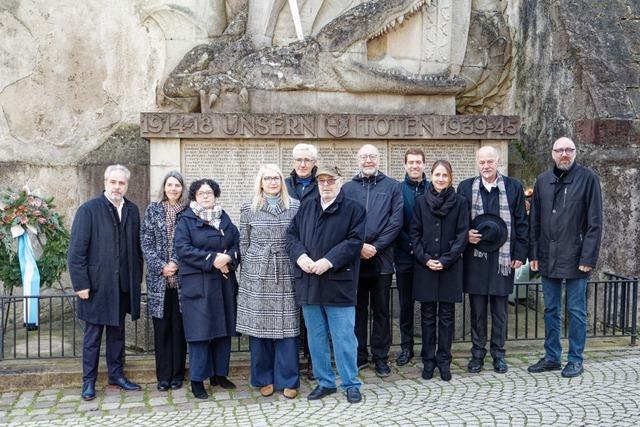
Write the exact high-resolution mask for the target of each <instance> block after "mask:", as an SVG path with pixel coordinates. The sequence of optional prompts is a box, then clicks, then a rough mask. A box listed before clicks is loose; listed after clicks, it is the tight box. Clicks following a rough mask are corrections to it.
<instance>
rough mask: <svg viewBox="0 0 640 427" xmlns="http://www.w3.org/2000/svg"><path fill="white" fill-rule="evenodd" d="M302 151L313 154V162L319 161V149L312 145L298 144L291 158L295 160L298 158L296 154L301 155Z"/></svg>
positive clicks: (292, 151)
mask: <svg viewBox="0 0 640 427" xmlns="http://www.w3.org/2000/svg"><path fill="white" fill-rule="evenodd" d="M300 151H308V152H309V153H311V157H313V160H318V149H317V148H316V147H315V145H311V144H304V143H301V144H297V145H296V146H295V147H293V150H291V156H293V158H294V159H295V158H296V153H299V152H300Z"/></svg>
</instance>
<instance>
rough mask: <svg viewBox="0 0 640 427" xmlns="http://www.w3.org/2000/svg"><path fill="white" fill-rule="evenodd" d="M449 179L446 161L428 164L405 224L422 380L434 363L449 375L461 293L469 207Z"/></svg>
mask: <svg viewBox="0 0 640 427" xmlns="http://www.w3.org/2000/svg"><path fill="white" fill-rule="evenodd" d="M452 183H453V170H452V168H451V164H450V163H449V162H448V161H446V160H437V161H436V162H435V163H434V164H433V166H432V167H431V182H429V183H428V184H427V188H426V189H425V192H424V195H423V196H420V197H418V198H417V199H416V206H415V208H414V210H413V220H412V223H411V241H412V244H413V250H414V253H413V254H414V257H415V259H416V263H415V265H414V275H413V297H414V299H415V300H416V301H420V313H421V317H422V322H421V324H422V353H421V356H422V362H423V370H422V378H424V379H425V380H429V379H431V378H433V371H434V370H435V368H436V366H437V367H438V370H439V371H440V378H441V379H442V380H443V381H449V380H451V369H450V366H451V343H452V341H453V323H454V317H455V303H456V302H462V297H463V295H462V252H463V251H464V248H465V246H466V244H467V233H468V231H469V208H468V206H467V202H466V200H465V199H464V197H462V196H460V195H458V194H456V192H455V191H454V189H453V186H452ZM436 319H437V321H438V327H437V330H436ZM436 342H437V351H436Z"/></svg>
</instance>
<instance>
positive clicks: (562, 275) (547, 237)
mask: <svg viewBox="0 0 640 427" xmlns="http://www.w3.org/2000/svg"><path fill="white" fill-rule="evenodd" d="M551 155H552V156H553V160H554V162H555V166H554V167H553V169H552V170H550V171H547V172H544V173H542V174H541V175H539V176H538V179H537V180H536V185H535V187H534V192H533V203H532V204H531V218H530V249H529V260H530V262H531V270H533V271H540V275H541V276H542V291H543V294H544V326H545V341H544V349H545V356H544V357H543V358H542V359H540V360H539V361H538V362H537V363H535V364H534V365H531V366H529V372H532V373H538V372H544V371H555V370H559V369H560V368H561V367H562V366H561V360H562V345H561V343H560V331H561V328H562V307H561V302H562V284H563V282H564V283H565V291H566V303H567V312H568V313H569V353H568V357H567V359H568V361H567V364H566V365H565V367H564V369H562V376H563V377H566V378H571V377H576V376H578V375H580V374H582V372H583V370H584V369H583V367H582V362H583V355H582V354H583V351H584V345H585V339H586V336H587V307H586V306H587V302H586V297H587V278H588V277H589V274H590V272H591V271H592V269H593V268H594V267H595V266H596V262H597V260H598V252H599V249H600V239H601V236H602V196H601V192H600V181H599V180H598V177H597V176H596V174H595V173H593V172H592V171H590V170H589V169H586V168H584V167H582V166H580V165H579V164H577V163H575V158H576V146H575V144H574V143H573V141H572V140H570V139H569V138H566V137H563V138H559V139H558V140H556V141H555V142H554V144H553V151H552V153H551Z"/></svg>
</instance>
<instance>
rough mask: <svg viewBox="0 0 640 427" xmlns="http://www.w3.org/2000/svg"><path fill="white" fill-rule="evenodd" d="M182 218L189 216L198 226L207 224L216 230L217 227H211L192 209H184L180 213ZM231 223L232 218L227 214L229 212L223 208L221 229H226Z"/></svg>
mask: <svg viewBox="0 0 640 427" xmlns="http://www.w3.org/2000/svg"><path fill="white" fill-rule="evenodd" d="M180 218H189V219H190V220H192V221H195V222H196V227H199V228H202V227H204V226H207V227H210V228H211V229H212V230H215V228H213V227H211V226H210V225H209V224H207V223H206V222H204V221H203V220H202V219H200V218H198V217H197V216H196V214H195V213H193V211H192V210H191V209H185V210H184V211H182V212H181V213H180ZM229 224H231V218H229V215H227V213H226V212H225V211H224V209H223V210H222V216H221V217H220V230H223V229H226V228H227V227H229Z"/></svg>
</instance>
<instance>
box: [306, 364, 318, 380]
mask: <svg viewBox="0 0 640 427" xmlns="http://www.w3.org/2000/svg"><path fill="white" fill-rule="evenodd" d="M306 376H307V379H308V380H309V381H313V380H315V379H316V377H315V376H314V375H313V365H312V364H311V359H309V363H307V372H306Z"/></svg>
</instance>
